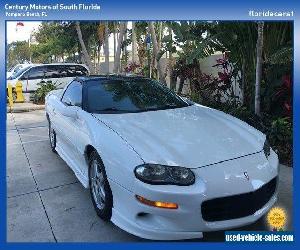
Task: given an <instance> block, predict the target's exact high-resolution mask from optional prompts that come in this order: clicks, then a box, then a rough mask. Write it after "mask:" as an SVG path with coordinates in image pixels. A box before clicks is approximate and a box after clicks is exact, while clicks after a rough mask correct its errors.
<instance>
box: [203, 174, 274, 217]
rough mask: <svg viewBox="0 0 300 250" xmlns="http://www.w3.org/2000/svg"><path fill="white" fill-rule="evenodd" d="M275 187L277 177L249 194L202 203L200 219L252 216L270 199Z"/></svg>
mask: <svg viewBox="0 0 300 250" xmlns="http://www.w3.org/2000/svg"><path fill="white" fill-rule="evenodd" d="M276 185H277V177H276V178H274V179H272V180H271V181H270V182H268V183H266V184H265V185H263V186H262V187H261V188H259V189H257V190H256V191H253V192H250V193H244V194H239V195H233V196H227V197H223V198H216V199H212V200H207V201H204V202H203V203H202V205H201V211H202V217H203V219H204V220H205V221H222V220H231V219H237V218H241V217H246V216H249V215H252V214H254V213H255V212H256V211H257V210H259V209H261V208H262V207H263V206H264V205H265V204H266V203H267V202H268V201H269V200H270V199H271V197H272V196H273V195H274V193H275V190H276Z"/></svg>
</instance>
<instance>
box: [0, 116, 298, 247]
mask: <svg viewBox="0 0 300 250" xmlns="http://www.w3.org/2000/svg"><path fill="white" fill-rule="evenodd" d="M292 170H293V169H292V168H289V167H286V166H284V165H280V182H279V199H278V202H277V205H280V206H281V207H283V208H284V209H285V210H286V211H287V214H288V216H289V217H288V222H287V225H286V228H285V230H292V229H293V227H292V224H293V223H292V222H293V219H292V212H293V211H292V183H293V176H292V175H293V174H292ZM6 176H7V177H6V178H7V241H8V242H124V241H126V242H130V241H145V240H143V239H140V238H138V237H135V236H133V235H131V234H128V233H126V232H125V231H123V230H121V229H119V228H118V227H116V226H114V225H113V224H112V223H110V222H103V221H102V220H101V219H100V218H99V217H97V215H96V212H95V211H94V208H93V206H92V202H91V199H90V195H89V190H87V189H85V188H83V186H82V185H81V184H80V183H79V182H78V181H77V179H76V177H75V175H74V174H73V172H72V170H71V169H70V168H69V167H68V166H67V165H66V163H65V162H64V161H63V160H62V159H61V158H60V157H59V155H57V154H55V153H53V152H52V151H51V149H50V146H49V141H48V124H47V121H46V118H45V112H44V111H43V110H38V111H33V112H25V113H13V114H10V113H9V114H7V169H6ZM236 230H249V231H256V230H258V231H262V230H269V228H268V226H267V225H266V222H265V218H263V219H261V220H259V221H258V222H256V223H254V224H252V225H249V226H246V227H243V228H238V229H236ZM223 239H224V232H222V231H220V232H213V233H206V234H204V238H203V239H197V240H193V241H223Z"/></svg>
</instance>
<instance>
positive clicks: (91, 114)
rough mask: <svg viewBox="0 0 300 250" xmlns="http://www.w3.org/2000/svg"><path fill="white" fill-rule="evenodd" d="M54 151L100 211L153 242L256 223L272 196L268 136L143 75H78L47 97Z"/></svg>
mask: <svg viewBox="0 0 300 250" xmlns="http://www.w3.org/2000/svg"><path fill="white" fill-rule="evenodd" d="M46 116H47V119H48V121H49V139H50V145H51V148H52V150H53V151H54V152H57V153H58V154H59V155H60V156H61V157H62V159H63V160H64V161H65V162H66V163H67V164H68V165H69V166H70V167H71V169H72V170H73V171H74V173H75V175H76V176H77V178H78V179H79V181H80V182H81V183H82V185H83V186H84V187H86V188H89V189H90V194H91V199H92V202H93V205H94V207H95V210H96V212H97V214H98V215H99V216H100V217H101V218H102V219H103V220H111V221H112V222H113V223H114V224H116V225H117V226H119V227H120V228H122V229H123V230H125V231H127V232H129V233H132V234H134V235H137V236H140V237H143V238H148V239H155V240H178V239H188V238H199V237H201V236H202V232H206V231H214V230H223V229H229V228H233V227H240V226H243V225H247V224H249V223H253V222H255V221H257V220H258V219H259V218H261V217H262V216H263V215H264V214H265V213H266V212H267V211H268V210H269V209H270V208H271V207H272V205H273V204H274V203H275V201H276V200H277V182H278V180H277V178H278V157H277V155H276V153H275V152H274V151H273V150H272V148H271V147H270V146H269V144H268V142H267V140H266V136H265V135H264V134H263V133H261V132H260V131H258V130H256V129H254V128H253V127H251V126H250V125H248V124H246V123H245V122H242V121H240V120H238V119H236V118H234V117H232V116H230V115H227V114H225V113H223V112H220V111H217V110H214V109H212V108H208V107H205V106H202V105H199V104H197V103H193V102H190V101H188V100H184V99H182V98H181V97H180V96H178V95H176V94H175V93H173V92H172V91H171V90H169V89H168V88H167V87H165V86H164V85H162V84H160V83H158V82H156V81H154V80H151V79H147V78H142V77H128V76H127V77H125V76H124V77H123V76H107V77H104V76H99V77H79V78H76V79H75V80H73V81H72V82H71V83H70V84H68V85H67V86H66V87H65V88H64V89H63V90H55V91H52V92H50V93H49V94H48V95H47V97H46Z"/></svg>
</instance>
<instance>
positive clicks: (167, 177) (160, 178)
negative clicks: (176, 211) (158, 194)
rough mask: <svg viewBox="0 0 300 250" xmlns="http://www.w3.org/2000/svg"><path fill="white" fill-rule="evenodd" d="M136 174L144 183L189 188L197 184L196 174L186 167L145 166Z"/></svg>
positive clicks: (139, 168) (135, 171)
mask: <svg viewBox="0 0 300 250" xmlns="http://www.w3.org/2000/svg"><path fill="white" fill-rule="evenodd" d="M134 174H135V176H136V178H138V179H139V180H141V181H142V182H145V183H149V184H156V185H167V184H170V185H178V186H189V185H192V184H194V182H195V175H194V173H193V172H192V171H191V170H190V169H188V168H184V167H171V166H164V165H159V164H143V165H140V166H137V167H136V168H135V170H134Z"/></svg>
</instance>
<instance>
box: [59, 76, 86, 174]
mask: <svg viewBox="0 0 300 250" xmlns="http://www.w3.org/2000/svg"><path fill="white" fill-rule="evenodd" d="M61 103H62V105H65V106H75V107H77V108H78V111H77V113H78V114H79V113H80V112H83V111H82V84H81V83H80V82H78V81H72V82H71V83H70V84H69V85H68V87H67V89H66V90H65V92H64V94H63V96H62V98H61ZM57 119H58V121H59V126H60V134H59V135H58V143H59V140H60V143H61V144H62V147H63V150H64V153H65V154H67V156H68V158H69V160H71V161H72V163H73V166H74V167H75V168H76V170H79V171H80V172H81V173H83V172H84V171H85V169H84V168H83V166H85V164H84V161H85V159H84V155H83V154H82V152H81V151H80V148H82V145H81V143H82V142H83V141H84V139H85V138H86V135H85V131H86V130H85V129H84V128H85V122H84V120H82V119H81V116H80V115H78V116H77V117H76V118H74V117H68V116H65V115H63V114H59V113H58V114H57Z"/></svg>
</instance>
